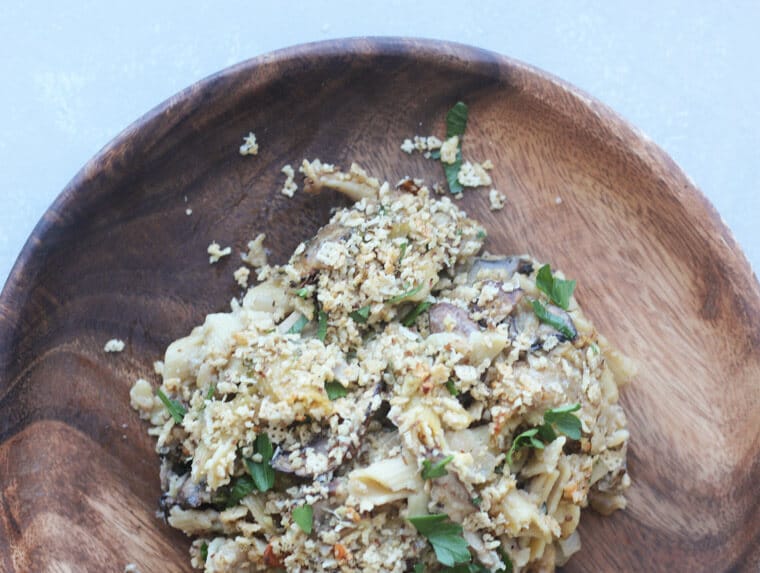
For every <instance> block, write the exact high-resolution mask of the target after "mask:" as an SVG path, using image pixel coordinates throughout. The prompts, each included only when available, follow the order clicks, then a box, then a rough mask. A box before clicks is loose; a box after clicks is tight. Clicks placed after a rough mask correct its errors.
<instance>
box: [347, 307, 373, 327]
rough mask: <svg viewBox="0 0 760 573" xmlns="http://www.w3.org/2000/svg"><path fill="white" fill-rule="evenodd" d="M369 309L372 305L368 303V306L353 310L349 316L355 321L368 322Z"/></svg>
mask: <svg viewBox="0 0 760 573" xmlns="http://www.w3.org/2000/svg"><path fill="white" fill-rule="evenodd" d="M369 311H370V305H367V306H363V307H361V308H360V309H359V310H355V311H353V312H352V313H351V314H349V315H348V316H350V317H351V319H352V320H353V321H354V322H358V323H360V324H365V323H366V322H367V319H368V318H369Z"/></svg>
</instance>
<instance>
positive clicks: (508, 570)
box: [496, 547, 515, 573]
mask: <svg viewBox="0 0 760 573" xmlns="http://www.w3.org/2000/svg"><path fill="white" fill-rule="evenodd" d="M498 553H499V557H500V558H501V561H502V563H504V567H499V568H498V569H497V570H496V571H504V573H513V571H514V570H515V567H514V565H512V559H510V558H509V555H507V554H506V553H504V550H503V549H502V548H501V547H500V548H499V550H498Z"/></svg>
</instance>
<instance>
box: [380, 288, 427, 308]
mask: <svg viewBox="0 0 760 573" xmlns="http://www.w3.org/2000/svg"><path fill="white" fill-rule="evenodd" d="M423 286H424V285H422V284H419V285H417V286H416V287H414V288H411V289H409V290H408V291H406V292H402V293H401V294H397V295H396V296H394V297H391V298H389V299H388V300H387V301H385V302H387V303H388V304H397V303H399V302H402V301H404V300H406V299H408V298H409V297H411V296H414V295H416V294H417V293H418V292H420V291H421V290H422V287H423Z"/></svg>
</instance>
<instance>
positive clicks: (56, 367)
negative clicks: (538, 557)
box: [0, 39, 760, 573]
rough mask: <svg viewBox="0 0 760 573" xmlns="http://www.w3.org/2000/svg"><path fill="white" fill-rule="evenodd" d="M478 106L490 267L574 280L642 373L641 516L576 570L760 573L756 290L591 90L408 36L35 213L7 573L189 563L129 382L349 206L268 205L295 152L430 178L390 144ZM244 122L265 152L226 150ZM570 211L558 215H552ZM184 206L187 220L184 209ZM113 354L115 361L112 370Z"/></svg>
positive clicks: (97, 164) (293, 62) (152, 147)
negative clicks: (162, 509)
mask: <svg viewBox="0 0 760 573" xmlns="http://www.w3.org/2000/svg"><path fill="white" fill-rule="evenodd" d="M458 99H462V100H465V101H466V102H467V103H468V104H469V105H470V109H471V113H470V117H471V121H470V125H469V127H468V132H467V137H466V140H465V147H464V153H465V156H467V157H471V158H476V159H486V158H490V159H491V160H492V161H493V162H494V164H495V166H496V167H495V170H494V184H495V186H496V187H497V188H498V189H500V190H502V191H504V192H505V193H506V195H507V196H508V198H509V202H508V204H507V207H506V208H505V209H504V210H503V211H500V212H496V213H493V212H491V211H489V210H488V206H487V205H488V202H487V198H486V193H485V192H483V191H474V192H468V193H467V195H466V197H465V199H464V200H463V202H462V204H463V206H464V207H465V208H466V209H467V210H468V212H469V213H470V214H471V215H472V216H474V217H475V218H478V219H480V220H481V221H483V222H484V223H485V224H486V226H487V228H488V229H489V239H488V244H487V246H488V248H489V249H490V250H491V251H493V252H506V253H509V252H521V253H522V252H530V253H532V254H534V255H535V256H537V257H538V258H539V259H543V260H547V261H551V262H552V263H553V265H554V266H557V267H560V268H562V269H563V270H564V271H565V272H566V274H567V275H569V276H571V277H574V278H577V279H578V283H579V289H578V296H579V299H580V302H581V304H583V305H584V307H585V308H586V310H587V312H588V314H590V315H591V317H592V318H593V319H594V320H595V322H596V324H597V326H598V328H599V330H600V331H602V332H604V333H606V334H607V335H608V337H609V338H610V339H611V340H612V341H613V342H614V343H615V344H616V345H617V346H619V347H620V348H621V349H623V350H624V351H625V352H627V353H628V354H629V355H631V356H632V357H633V358H634V359H635V360H636V361H637V362H638V363H639V365H640V376H639V377H638V380H637V381H636V383H635V384H634V385H633V386H631V387H630V388H628V389H627V390H626V391H625V393H624V394H623V398H622V401H623V403H624V406H625V407H626V410H627V412H628V415H629V419H630V427H631V433H632V441H631V450H630V472H631V477H632V479H633V487H632V488H631V490H630V495H629V507H628V509H627V510H626V511H624V512H618V513H617V514H616V515H614V516H613V517H611V518H605V519H602V518H599V517H597V516H595V515H594V514H593V513H591V512H587V513H586V514H585V515H584V518H583V520H582V525H581V530H582V538H583V544H584V548H583V550H582V552H581V553H580V554H578V555H577V556H576V557H574V558H573V559H572V560H571V562H570V564H569V565H568V566H567V567H566V570H567V571H613V570H614V571H729V570H731V571H757V567H758V562H759V560H760V515H759V514H758V499H760V461H759V460H760V456H758V454H759V453H760V415H758V411H759V410H760V386H759V384H758V381H760V326H758V325H760V287H758V283H757V280H756V278H755V277H754V276H753V274H752V272H751V270H750V267H749V265H748V263H747V261H746V259H745V258H744V256H743V255H742V253H741V252H740V250H739V248H738V247H737V245H736V242H735V241H734V239H733V237H732V236H731V234H730V232H729V231H728V229H727V228H726V227H725V225H724V224H723V223H722V222H721V220H720V218H719V217H718V215H717V213H716V212H715V210H714V209H713V208H712V206H710V205H709V203H708V202H707V201H706V200H705V198H704V197H703V195H702V194H701V193H700V192H699V191H698V190H697V189H695V187H694V185H693V184H692V183H691V182H690V181H689V179H687V178H686V177H685V176H684V175H683V173H682V172H681V171H680V170H679V169H678V167H677V166H676V165H675V164H674V163H673V162H672V161H671V160H670V159H669V158H668V157H667V156H666V155H665V154H664V153H663V152H662V151H661V150H659V149H658V148H657V147H656V146H655V145H654V144H652V143H651V142H649V141H648V140H647V139H646V138H644V137H643V136H641V135H640V134H638V133H637V132H635V131H634V130H633V129H632V128H631V127H629V126H628V125H627V124H626V123H625V122H624V121H622V120H621V119H620V118H619V117H617V116H616V115H615V114H614V113H612V112H611V111H610V110H608V109H607V108H605V107H604V106H603V105H601V104H599V103H598V102H596V101H594V100H592V99H590V98H589V97H588V96H586V95H585V94H583V93H581V92H579V91H578V90H576V89H574V88H572V87H570V86H567V85H566V84H563V83H562V82H560V81H558V80H556V79H554V78H551V77H549V76H547V75H546V74H544V73H541V72H538V71H536V70H534V69H531V68H528V67H526V66H524V65H522V64H519V63H518V62H515V61H512V60H509V59H507V58H504V57H501V56H497V55H495V54H492V53H488V52H483V51H480V50H476V49H472V48H467V47H463V46H459V45H453V44H444V43H434V42H427V41H411V40H397V39H377V40H350V41H348V40H346V41H336V42H328V43H321V44H315V45H308V46H302V47H297V48H293V49H289V50H284V51H281V52H277V53H275V54H272V55H267V56H263V57H261V58H257V59H254V60H251V61H248V62H245V63H243V64H241V65H238V66H236V67H233V68H230V69H228V70H225V71H223V72H221V73H220V74H217V75H215V76H213V77H211V78H209V79H207V80H205V81H203V82H201V83H199V84H197V85H194V86H192V87H191V88H189V89H187V90H185V91H184V92H182V93H180V94H178V95H177V96H175V97H173V98H172V99H170V100H169V101H167V102H165V103H164V104H162V105H161V106H159V107H158V108H156V109H155V110H153V111H151V112H150V113H148V114H147V115H146V116H145V117H144V118H142V119H140V120H139V121H138V122H136V123H135V124H134V125H132V126H131V127H129V128H128V129H127V130H126V131H125V132H124V133H122V134H121V135H120V136H119V137H118V138H117V139H116V140H114V141H113V142H112V143H111V144H109V145H108V146H107V147H106V148H105V149H104V150H103V151H101V152H100V153H99V154H98V155H97V156H96V157H95V158H94V159H93V160H92V161H90V162H89V163H88V164H87V165H86V166H85V167H84V168H83V169H82V171H81V172H80V173H79V174H78V175H77V176H76V178H75V179H74V180H73V181H72V182H71V183H70V184H69V186H68V187H67V188H66V189H65V190H64V192H63V193H62V195H61V196H60V197H59V198H58V200H57V201H56V202H55V204H54V205H53V206H52V207H51V208H50V210H49V211H48V212H47V213H46V214H45V216H44V217H43V219H42V221H41V222H40V223H39V225H38V226H37V228H36V229H35V231H34V233H33V235H32V237H31V238H30V239H29V242H28V243H27V245H26V246H25V248H24V250H23V252H22V253H21V255H20V257H19V260H18V262H17V264H16V266H15V268H14V270H13V272H12V275H11V278H10V280H9V281H8V283H7V285H6V287H5V289H4V291H3V292H2V295H1V296H0V496H1V497H0V571H7V572H28V571H121V570H122V569H123V567H124V565H125V564H127V563H131V562H134V563H137V564H138V565H139V566H140V568H141V571H143V573H146V572H153V571H187V570H189V564H188V558H187V553H186V549H187V544H188V543H187V540H185V539H184V538H183V537H182V535H181V534H178V533H177V532H174V531H172V530H171V529H170V528H169V527H168V526H166V525H165V524H164V523H163V522H161V521H160V520H158V519H156V518H155V516H154V512H155V510H156V507H157V500H158V496H159V484H158V460H157V458H156V456H155V455H154V454H153V443H152V440H151V439H149V438H148V437H147V436H146V434H145V430H146V428H145V426H144V425H143V424H141V422H140V421H139V419H138V417H137V415H136V413H135V412H133V411H131V410H130V408H129V397H128V389H129V387H130V385H131V384H132V382H133V381H134V379H135V378H136V377H138V376H151V371H152V368H151V364H152V361H153V360H155V359H158V358H159V357H160V356H161V355H162V353H163V351H164V349H165V347H166V345H167V344H168V343H169V342H170V341H172V340H173V339H175V338H177V337H180V336H183V335H185V334H186V333H187V332H189V330H190V329H191V328H192V326H194V325H195V324H197V323H199V322H200V321H202V319H203V317H204V316H205V314H206V313H208V312H210V311H218V310H223V309H225V308H226V307H227V305H228V304H229V301H230V299H231V298H232V297H234V296H236V295H239V294H240V292H239V290H238V289H237V288H236V286H235V284H234V281H233V279H232V271H233V270H234V269H235V268H237V266H238V261H237V260H236V258H237V255H233V256H232V257H229V258H228V259H225V260H224V261H223V262H221V263H220V264H218V265H215V266H209V264H208V260H207V256H206V254H205V249H206V246H207V245H208V244H209V242H211V241H212V240H216V241H218V242H220V243H221V244H223V245H231V246H233V248H234V249H235V250H236V251H238V250H240V249H241V248H242V247H243V246H244V245H245V243H246V241H247V240H248V239H249V238H251V237H253V236H254V235H255V234H256V233H259V232H266V233H267V237H268V239H267V243H268V245H269V246H270V247H271V249H272V251H273V256H272V259H273V260H274V261H277V262H281V261H283V260H284V259H285V257H286V255H287V254H288V253H289V252H290V251H291V250H292V249H293V248H294V247H295V246H296V245H297V244H298V242H300V241H301V240H302V239H304V238H306V237H308V236H310V235H311V234H312V233H313V232H314V231H315V230H316V229H317V228H318V227H319V226H320V225H322V224H324V222H325V221H326V220H327V219H328V217H329V210H330V208H331V207H333V206H334V205H336V204H340V203H341V199H339V198H338V197H336V196H328V197H320V198H314V197H307V196H305V195H303V194H302V193H299V194H297V195H296V197H295V198H294V199H293V200H289V199H287V198H286V197H284V196H282V195H280V194H279V193H278V190H279V189H280V187H281V186H282V183H283V181H284V178H283V176H282V175H281V174H280V168H281V167H282V166H283V165H284V164H286V163H291V164H294V165H296V164H298V163H300V160H301V159H302V158H304V157H319V158H321V159H322V160H323V161H328V162H331V163H337V164H339V165H344V166H347V165H348V164H349V163H350V162H351V161H353V160H357V161H359V162H360V163H362V164H363V165H364V166H365V167H366V168H368V170H369V171H370V172H372V173H375V174H378V175H380V176H382V177H385V178H387V179H389V180H390V181H395V180H397V179H398V178H400V177H402V176H404V175H408V174H414V175H422V176H424V177H426V178H427V179H428V180H429V181H431V182H432V181H439V180H441V179H442V177H441V175H442V174H441V171H440V166H438V165H436V164H434V163H433V162H428V161H426V160H424V159H423V158H421V157H419V156H407V155H405V154H403V153H401V152H400V151H399V144H400V143H401V141H402V140H403V139H404V138H405V137H410V136H412V135H414V134H421V135H427V134H429V133H436V134H441V133H442V132H443V130H444V128H443V123H442V121H443V117H444V115H445V112H446V110H447V109H448V108H449V107H450V105H451V104H452V103H454V102H455V101H457V100H458ZM249 130H252V131H255V132H256V135H257V136H258V139H259V142H260V145H261V151H260V153H259V155H258V156H257V157H241V156H240V155H239V154H238V153H237V147H238V145H239V144H240V143H241V137H242V136H243V135H244V134H246V133H247V132H248V131H249ZM557 197H559V198H561V203H560V204H557V201H556V198H557ZM188 207H190V208H192V210H193V213H192V215H190V216H188V215H186V214H185V209H186V208H188ZM112 337H118V338H122V339H124V340H125V341H126V342H127V348H126V350H125V352H123V353H122V354H119V355H106V354H105V353H104V352H103V351H102V348H103V344H104V343H105V341H106V340H108V339H110V338H112Z"/></svg>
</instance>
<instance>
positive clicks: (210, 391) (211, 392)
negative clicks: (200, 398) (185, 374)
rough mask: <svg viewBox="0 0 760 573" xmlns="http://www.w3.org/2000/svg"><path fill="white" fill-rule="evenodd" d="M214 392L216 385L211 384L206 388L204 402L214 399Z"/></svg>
mask: <svg viewBox="0 0 760 573" xmlns="http://www.w3.org/2000/svg"><path fill="white" fill-rule="evenodd" d="M214 392H216V384H212V385H211V386H209V387H208V392H206V400H211V398H213V397H214Z"/></svg>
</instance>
